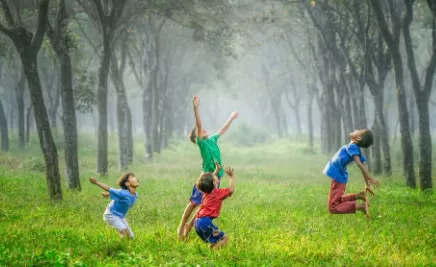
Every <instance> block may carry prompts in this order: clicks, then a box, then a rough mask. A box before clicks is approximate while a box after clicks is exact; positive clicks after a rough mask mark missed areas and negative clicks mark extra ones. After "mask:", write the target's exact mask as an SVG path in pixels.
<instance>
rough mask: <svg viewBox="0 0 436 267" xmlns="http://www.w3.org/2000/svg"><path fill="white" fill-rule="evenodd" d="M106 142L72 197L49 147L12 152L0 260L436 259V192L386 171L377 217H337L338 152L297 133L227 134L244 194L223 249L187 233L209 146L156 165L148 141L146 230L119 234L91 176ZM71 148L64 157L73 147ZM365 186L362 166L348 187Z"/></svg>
mask: <svg viewBox="0 0 436 267" xmlns="http://www.w3.org/2000/svg"><path fill="white" fill-rule="evenodd" d="M110 143H111V144H116V142H115V140H113V142H112V141H111V142H110ZM95 144H96V142H94V141H93V140H88V139H86V138H81V143H80V153H79V154H80V166H81V169H80V171H81V180H82V188H83V190H82V192H80V193H73V192H68V191H65V192H64V200H63V201H62V202H60V203H52V202H51V201H49V199H48V194H47V188H46V182H45V177H44V170H43V165H42V159H41V155H40V151H39V146H38V145H36V144H33V145H32V147H31V148H29V149H28V150H27V151H26V152H21V153H18V152H17V151H12V152H10V153H8V154H5V153H2V154H0V266H436V197H435V195H434V194H432V195H428V194H427V195H426V194H423V193H419V192H417V191H416V190H409V189H406V188H404V186H403V185H404V183H405V182H404V178H403V177H402V176H400V175H398V174H397V175H394V177H393V178H383V177H378V178H379V179H380V181H381V185H382V186H381V188H380V189H379V190H377V191H376V194H377V195H376V196H375V197H372V198H371V210H370V212H371V219H370V220H369V221H367V220H365V218H364V215H363V214H361V213H358V214H352V215H330V214H328V212H327V205H326V203H327V194H328V190H329V184H330V181H329V179H328V178H326V177H324V176H323V175H322V173H321V171H322V169H323V167H324V165H325V163H326V160H327V158H326V156H322V155H319V154H315V155H313V154H309V153H305V151H306V149H305V144H304V143H293V142H290V141H286V140H280V141H274V142H270V143H268V144H264V145H259V146H255V147H251V148H241V147H236V146H234V145H233V144H231V143H230V142H229V141H226V139H225V138H223V140H222V145H221V150H222V154H223V155H222V157H223V163H224V165H226V166H232V167H234V168H235V182H236V192H235V194H234V196H232V197H231V198H229V199H227V200H226V201H225V202H224V204H223V208H222V211H221V216H220V218H218V219H217V220H216V223H217V224H218V226H220V228H221V229H222V230H223V231H224V232H225V233H227V234H228V235H229V243H228V245H227V246H226V247H225V248H223V249H222V250H220V251H218V252H211V251H210V250H209V249H208V247H207V245H205V244H204V243H202V242H201V241H200V240H199V239H198V238H197V236H196V235H195V232H191V234H190V236H189V239H188V240H187V241H186V242H178V241H177V240H176V228H177V225H178V223H179V221H180V217H181V215H182V212H183V209H184V207H185V205H186V204H187V199H188V197H189V195H190V191H191V189H192V185H193V183H194V181H195V179H196V178H197V177H198V175H199V166H200V157H199V153H198V151H197V148H196V147H195V146H194V145H192V144H189V143H188V142H184V143H182V144H173V145H171V147H170V148H169V149H167V150H165V151H164V152H163V153H162V154H161V155H160V156H156V159H155V162H154V163H153V164H151V163H145V162H143V161H142V160H141V158H142V154H139V152H140V151H141V153H142V151H143V149H142V144H141V143H140V142H139V141H138V142H137V143H136V151H137V152H136V155H135V162H136V163H135V164H134V165H133V166H132V167H131V171H133V172H134V173H135V174H136V176H137V177H138V178H139V180H140V182H141V187H140V188H139V189H138V193H139V194H140V198H139V199H138V201H137V202H136V204H135V206H134V207H133V208H132V209H131V210H130V211H129V213H128V215H127V219H128V221H129V223H130V226H131V228H132V230H133V232H134V233H135V236H136V238H135V239H134V240H132V241H128V240H119V238H118V235H117V233H116V232H115V231H114V230H113V229H111V228H109V227H108V226H106V225H105V223H104V221H103V219H102V215H103V212H104V209H105V206H106V205H107V203H108V200H107V199H104V198H102V197H101V196H100V195H99V193H100V192H101V190H99V189H98V188H97V187H96V186H93V185H91V184H90V183H89V182H88V181H87V178H88V177H89V176H91V175H95V173H94V170H95V162H96V160H95V154H96V153H95V150H94V148H95ZM11 145H12V146H13V147H15V146H16V144H15V143H13V144H11ZM59 157H60V159H59V160H60V164H61V165H63V151H62V150H59ZM109 162H110V166H111V169H110V175H109V178H107V179H106V180H103V182H105V183H107V184H109V185H111V186H116V184H115V181H116V179H117V178H118V176H119V175H120V172H119V171H118V170H117V160H116V145H114V146H112V147H111V148H110V160H109ZM393 163H394V165H395V164H397V163H395V162H393ZM395 167H396V170H397V171H398V170H399V169H400V168H399V166H395ZM62 173H63V170H62ZM222 181H223V182H222V186H227V184H228V179H227V178H226V177H224V178H223V180H222ZM362 188H363V179H362V177H361V175H360V174H359V172H358V170H357V168H356V167H355V166H353V167H352V168H351V170H350V182H349V184H348V188H347V192H353V191H354V192H356V191H359V190H361V189H362Z"/></svg>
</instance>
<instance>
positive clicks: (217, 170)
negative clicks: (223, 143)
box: [212, 161, 222, 176]
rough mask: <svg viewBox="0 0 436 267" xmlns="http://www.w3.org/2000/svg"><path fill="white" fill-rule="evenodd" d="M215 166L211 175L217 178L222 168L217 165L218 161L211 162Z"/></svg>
mask: <svg viewBox="0 0 436 267" xmlns="http://www.w3.org/2000/svg"><path fill="white" fill-rule="evenodd" d="M213 163H214V164H215V171H214V172H213V173H212V175H213V176H217V175H218V173H219V171H220V170H221V168H222V166H221V165H220V164H219V163H218V161H214V162H213Z"/></svg>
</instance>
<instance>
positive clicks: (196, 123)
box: [192, 96, 203, 138]
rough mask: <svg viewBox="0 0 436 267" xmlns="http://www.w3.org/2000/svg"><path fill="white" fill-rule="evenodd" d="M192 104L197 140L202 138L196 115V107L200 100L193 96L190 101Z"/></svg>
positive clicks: (197, 115)
mask: <svg viewBox="0 0 436 267" xmlns="http://www.w3.org/2000/svg"><path fill="white" fill-rule="evenodd" d="M192 104H193V106H194V117H195V128H196V129H197V138H202V137H203V129H202V128H201V120H200V115H199V114H198V106H199V105H200V98H199V97H198V96H194V98H193V99H192Z"/></svg>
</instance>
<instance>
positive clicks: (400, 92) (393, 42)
mask: <svg viewBox="0 0 436 267" xmlns="http://www.w3.org/2000/svg"><path fill="white" fill-rule="evenodd" d="M369 1H370V3H371V5H372V9H373V11H374V14H375V17H376V19H377V23H378V26H379V28H380V32H381V34H382V36H383V39H384V40H385V42H386V44H387V45H388V47H389V52H390V54H391V57H392V61H393V65H394V72H395V84H396V89H397V102H398V103H397V106H398V113H399V120H400V132H401V149H402V152H403V171H404V174H405V176H406V184H407V186H409V187H412V188H415V187H416V177H415V171H414V160H413V157H414V156H413V144H412V138H411V136H410V129H409V114H408V111H407V102H406V92H405V89H404V73H403V61H402V59H401V54H400V51H399V34H400V28H401V20H400V19H399V18H393V20H394V34H392V33H391V32H390V30H389V28H388V26H387V23H386V20H385V16H384V14H383V9H382V8H381V4H380V2H379V1H378V0H369ZM395 12H396V11H392V13H395ZM397 16H398V15H397Z"/></svg>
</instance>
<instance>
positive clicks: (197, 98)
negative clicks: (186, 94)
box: [192, 96, 200, 108]
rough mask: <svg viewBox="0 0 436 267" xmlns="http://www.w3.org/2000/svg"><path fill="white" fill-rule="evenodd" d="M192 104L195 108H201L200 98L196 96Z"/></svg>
mask: <svg viewBox="0 0 436 267" xmlns="http://www.w3.org/2000/svg"><path fill="white" fill-rule="evenodd" d="M192 104H193V105H194V107H196V108H198V106H200V98H199V97H198V96H194V98H193V99H192Z"/></svg>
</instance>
